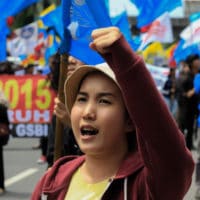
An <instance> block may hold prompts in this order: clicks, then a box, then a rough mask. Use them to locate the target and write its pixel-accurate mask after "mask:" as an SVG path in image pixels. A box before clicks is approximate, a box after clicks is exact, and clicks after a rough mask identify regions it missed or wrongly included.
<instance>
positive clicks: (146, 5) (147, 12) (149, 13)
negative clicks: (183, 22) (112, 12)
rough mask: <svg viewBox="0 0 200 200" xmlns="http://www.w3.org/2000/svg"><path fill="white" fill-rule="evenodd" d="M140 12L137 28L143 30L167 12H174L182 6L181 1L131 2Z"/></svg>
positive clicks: (142, 0)
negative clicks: (143, 27)
mask: <svg viewBox="0 0 200 200" xmlns="http://www.w3.org/2000/svg"><path fill="white" fill-rule="evenodd" d="M131 1H132V2H133V3H134V4H135V5H136V7H137V8H138V10H139V15H138V17H137V26H138V27H139V28H141V27H142V26H146V25H148V24H150V23H152V22H153V21H154V20H155V19H156V18H158V17H159V16H160V15H162V14H163V13H164V12H166V11H169V12H170V11H172V10H174V9H175V8H177V7H179V6H181V5H182V1H181V0H175V1H174V0H131Z"/></svg>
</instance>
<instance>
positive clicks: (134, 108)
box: [31, 27, 194, 200]
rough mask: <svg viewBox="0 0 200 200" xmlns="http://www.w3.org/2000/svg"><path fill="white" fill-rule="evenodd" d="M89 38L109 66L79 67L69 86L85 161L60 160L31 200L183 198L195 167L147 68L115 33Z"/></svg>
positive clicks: (71, 110)
mask: <svg viewBox="0 0 200 200" xmlns="http://www.w3.org/2000/svg"><path fill="white" fill-rule="evenodd" d="M91 38H92V39H93V41H92V42H91V43H90V47H91V48H92V49H93V50H95V51H97V52H98V53H100V54H101V56H102V57H103V58H104V59H105V61H106V62H107V63H108V64H109V66H108V65H106V64H105V65H100V66H98V67H97V66H96V67H95V66H93V67H88V66H82V67H79V68H78V69H77V70H76V71H75V72H73V74H72V75H71V76H70V77H69V78H68V79H67V81H66V83H65V102H66V108H67V110H68V112H69V113H70V117H71V125H72V129H73V133H74V136H75V138H76V141H77V143H78V145H79V147H80V149H81V151H82V152H83V153H84V155H82V156H78V157H77V156H75V157H72V156H66V157H62V158H61V159H59V160H58V161H57V162H56V163H55V164H54V165H53V166H52V168H51V169H49V170H48V171H47V172H46V173H45V175H44V176H43V177H42V178H41V179H40V181H39V182H38V184H37V185H36V187H35V189H34V191H33V194H32V197H31V199H32V200H39V199H41V198H44V199H49V200H50V199H67V200H68V199H91V200H92V199H102V200H104V199H116V200H122V199H129V200H136V199H137V200H138V199H142V200H144V199H159V200H160V199H162V200H169V199H173V200H180V199H183V197H184V195H185V194H186V192H187V191H188V189H189V187H190V184H191V180H192V174H193V170H194V161H193V158H192V155H191V152H190V151H189V150H188V149H187V148H186V145H185V140H184V136H183V134H182V133H181V132H180V129H179V128H178V127H177V124H176V122H175V120H174V119H173V117H172V116H171V114H170V112H169V110H168V108H167V106H166V104H165V102H164V100H163V97H162V96H161V94H160V93H159V91H158V90H157V88H156V85H155V82H154V80H153V78H152V77H151V75H150V72H149V71H148V69H147V68H146V67H145V64H144V61H143V60H142V58H141V57H139V56H138V55H137V54H135V53H134V52H133V51H132V49H131V47H130V46H129V45H128V43H127V42H126V40H125V38H124V37H123V35H122V33H121V32H120V30H119V29H118V28H117V27H107V28H102V29H96V30H94V31H93V32H92V35H91ZM122 58H123V59H122ZM155 102H156V103H155ZM177 158H179V159H177ZM177 186H178V187H177ZM77 191H78V192H77Z"/></svg>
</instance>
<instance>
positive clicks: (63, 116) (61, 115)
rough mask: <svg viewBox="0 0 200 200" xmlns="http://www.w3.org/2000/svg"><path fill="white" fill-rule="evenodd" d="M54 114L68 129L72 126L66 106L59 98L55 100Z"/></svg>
mask: <svg viewBox="0 0 200 200" xmlns="http://www.w3.org/2000/svg"><path fill="white" fill-rule="evenodd" d="M54 103H55V105H54V114H55V115H56V117H58V119H59V120H60V121H61V123H62V124H63V125H64V126H65V127H66V126H70V117H69V115H68V112H67V109H66V107H65V104H64V103H62V102H61V101H60V100H59V99H58V97H56V98H55V99H54Z"/></svg>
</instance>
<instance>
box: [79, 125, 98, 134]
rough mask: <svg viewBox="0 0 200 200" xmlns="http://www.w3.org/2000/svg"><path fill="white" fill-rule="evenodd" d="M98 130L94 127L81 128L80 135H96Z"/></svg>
mask: <svg viewBox="0 0 200 200" xmlns="http://www.w3.org/2000/svg"><path fill="white" fill-rule="evenodd" d="M98 132H99V131H98V130H97V129H96V128H84V127H83V128H81V135H96V134H98Z"/></svg>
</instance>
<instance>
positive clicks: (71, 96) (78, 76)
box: [64, 63, 120, 113]
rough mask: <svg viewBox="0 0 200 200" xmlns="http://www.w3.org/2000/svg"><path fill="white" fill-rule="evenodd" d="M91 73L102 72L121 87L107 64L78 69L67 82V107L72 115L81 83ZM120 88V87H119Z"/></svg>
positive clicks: (65, 91) (65, 86) (65, 87)
mask: <svg viewBox="0 0 200 200" xmlns="http://www.w3.org/2000/svg"><path fill="white" fill-rule="evenodd" d="M90 72H101V73H103V74H105V75H106V76H107V77H109V78H110V79H111V80H113V81H114V82H115V83H116V85H117V86H118V87H119V85H118V83H117V80H116V78H115V74H114V73H113V71H112V70H111V69H110V67H109V66H108V64H107V63H102V64H98V65H96V66H89V65H83V66H81V67H79V68H78V69H76V70H75V71H74V72H73V73H72V75H71V76H70V77H69V78H68V79H67V80H66V81H65V85H64V93H65V106H66V108H67V111H68V112H69V113H71V109H72V106H73V104H74V101H75V99H76V95H77V93H78V90H79V87H80V83H81V81H82V80H83V78H84V77H85V76H86V75H87V74H88V73H90ZM119 88H120V87H119Z"/></svg>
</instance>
